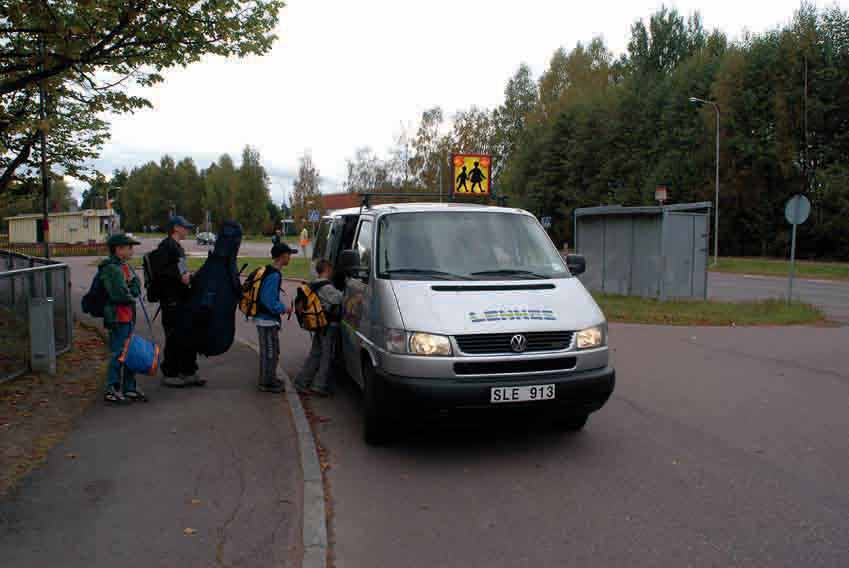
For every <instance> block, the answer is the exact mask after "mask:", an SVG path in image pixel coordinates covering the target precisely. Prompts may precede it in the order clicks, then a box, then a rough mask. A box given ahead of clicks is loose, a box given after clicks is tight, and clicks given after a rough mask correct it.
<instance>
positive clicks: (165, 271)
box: [156, 215, 206, 387]
mask: <svg viewBox="0 0 849 568" xmlns="http://www.w3.org/2000/svg"><path fill="white" fill-rule="evenodd" d="M193 228H194V225H192V224H191V223H189V222H188V221H187V220H186V219H185V218H184V217H181V216H179V215H177V216H174V217H171V220H170V222H169V223H168V236H167V237H166V238H165V239H163V240H162V242H161V243H159V249H160V251H161V258H162V260H161V264H160V267H159V269H158V270H157V274H156V278H157V279H158V280H159V282H160V290H161V293H160V296H161V299H160V303H161V306H162V327H163V328H164V329H165V352H164V359H163V361H162V367H161V368H162V374H163V375H164V377H165V378H164V379H163V381H162V383H163V384H164V385H165V386H169V387H186V386H203V385H205V384H206V380H205V379H202V378H201V377H200V376H199V375H198V365H197V351H196V347H195V342H194V338H193V330H192V311H191V309H190V306H189V298H190V295H191V281H192V274H191V272H189V267H188V263H187V262H186V251H185V250H183V247H182V245H181V244H180V241H182V240H183V239H185V238H186V237H187V236H188V235H189V231H190V230H191V229H193Z"/></svg>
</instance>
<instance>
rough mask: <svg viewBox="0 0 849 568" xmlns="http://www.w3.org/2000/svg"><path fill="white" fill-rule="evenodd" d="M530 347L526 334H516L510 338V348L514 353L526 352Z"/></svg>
mask: <svg viewBox="0 0 849 568" xmlns="http://www.w3.org/2000/svg"><path fill="white" fill-rule="evenodd" d="M527 348H528V338H527V337H525V336H524V335H514V336H513V337H511V338H510V349H512V350H513V353H524V352H525V349H527Z"/></svg>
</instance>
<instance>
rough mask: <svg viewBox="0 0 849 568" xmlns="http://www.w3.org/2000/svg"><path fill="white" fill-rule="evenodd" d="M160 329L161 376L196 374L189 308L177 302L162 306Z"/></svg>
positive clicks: (195, 353) (195, 354) (195, 358)
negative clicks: (162, 348)
mask: <svg viewBox="0 0 849 568" xmlns="http://www.w3.org/2000/svg"><path fill="white" fill-rule="evenodd" d="M162 327H163V328H164V329H165V354H164V358H163V361H162V374H164V375H165V376H166V377H176V376H178V375H194V374H195V373H197V371H198V364H197V358H198V355H197V351H196V349H195V343H194V338H193V335H192V313H191V310H189V306H188V305H186V304H184V303H179V302H178V303H169V304H166V305H163V306H162Z"/></svg>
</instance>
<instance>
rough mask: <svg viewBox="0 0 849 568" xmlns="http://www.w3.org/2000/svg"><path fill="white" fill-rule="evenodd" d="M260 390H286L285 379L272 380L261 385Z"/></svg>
mask: <svg viewBox="0 0 849 568" xmlns="http://www.w3.org/2000/svg"><path fill="white" fill-rule="evenodd" d="M259 390H261V391H262V392H271V393H281V392H286V386H285V385H284V384H283V381H272V382H270V383H265V384H261V385H259Z"/></svg>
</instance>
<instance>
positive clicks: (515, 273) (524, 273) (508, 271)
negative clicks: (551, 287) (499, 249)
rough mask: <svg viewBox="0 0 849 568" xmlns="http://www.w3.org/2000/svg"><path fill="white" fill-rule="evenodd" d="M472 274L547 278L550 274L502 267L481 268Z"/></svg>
mask: <svg viewBox="0 0 849 568" xmlns="http://www.w3.org/2000/svg"><path fill="white" fill-rule="evenodd" d="M472 276H530V277H531V278H541V279H546V280H547V279H549V278H551V277H550V276H546V275H545V274H538V273H536V272H532V271H530V270H517V269H513V268H502V269H500V270H481V271H480V272H472Z"/></svg>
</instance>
